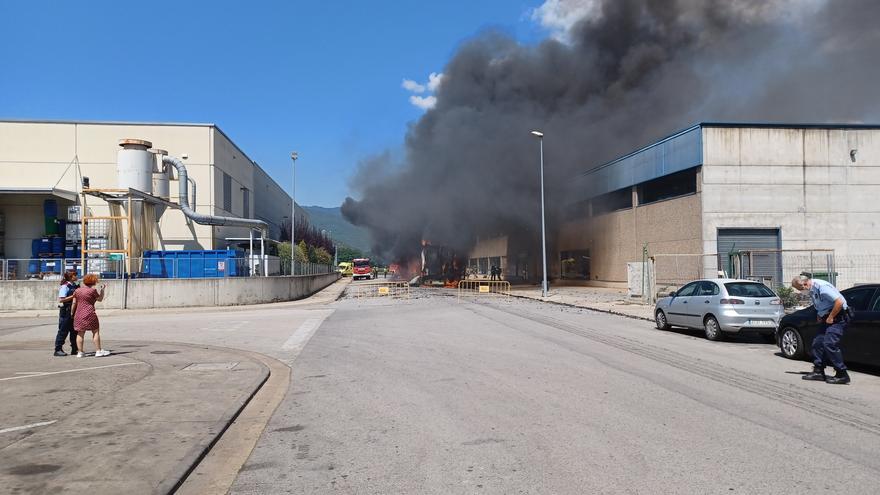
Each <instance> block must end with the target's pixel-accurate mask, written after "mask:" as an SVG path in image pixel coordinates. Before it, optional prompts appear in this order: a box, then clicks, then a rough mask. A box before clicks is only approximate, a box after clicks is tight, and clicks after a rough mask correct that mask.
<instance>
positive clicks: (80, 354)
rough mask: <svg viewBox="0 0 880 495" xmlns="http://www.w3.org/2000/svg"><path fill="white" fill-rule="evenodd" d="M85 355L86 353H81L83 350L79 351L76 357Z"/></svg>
mask: <svg viewBox="0 0 880 495" xmlns="http://www.w3.org/2000/svg"><path fill="white" fill-rule="evenodd" d="M85 356H86V355H85V354H83V353H81V352H77V353H76V357H85Z"/></svg>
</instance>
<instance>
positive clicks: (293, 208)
mask: <svg viewBox="0 0 880 495" xmlns="http://www.w3.org/2000/svg"><path fill="white" fill-rule="evenodd" d="M297 158H299V153H297V152H296V151H293V152H291V153H290V160H291V161H292V162H293V168H292V173H291V175H292V176H293V189H291V191H290V274H291V275H296V235H295V234H294V232H296V159H297Z"/></svg>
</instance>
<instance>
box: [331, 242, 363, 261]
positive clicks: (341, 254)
mask: <svg viewBox="0 0 880 495" xmlns="http://www.w3.org/2000/svg"><path fill="white" fill-rule="evenodd" d="M337 249H338V251H337V252H336V257H337V258H338V259H339V261H340V262H343V261H351V260H353V259H355V258H364V257H365V256H364V253H362V252H361V251H360V250H359V249H355V248H353V247H349V246H346V245H345V244H338V245H337Z"/></svg>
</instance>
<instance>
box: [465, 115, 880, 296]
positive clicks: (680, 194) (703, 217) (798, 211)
mask: <svg viewBox="0 0 880 495" xmlns="http://www.w3.org/2000/svg"><path fill="white" fill-rule="evenodd" d="M574 179H575V180H574V181H573V183H574V187H575V191H576V196H577V200H576V201H574V202H573V203H572V204H570V205H569V206H568V208H567V211H566V216H565V219H564V222H563V224H562V225H561V227H560V228H559V230H558V231H557V232H548V236H552V238H553V239H555V242H554V243H553V244H554V245H555V246H556V250H555V252H554V253H553V254H551V253H549V252H548V258H550V259H549V260H548V263H549V265H550V266H549V267H548V272H549V276H550V278H552V279H557V280H558V279H563V280H565V281H566V282H570V283H583V284H589V285H599V286H609V287H621V288H622V287H627V286H628V285H629V286H630V288H631V289H632V283H633V280H632V278H633V273H632V272H633V268H638V265H639V264H643V266H646V264H647V262H648V260H651V262H652V263H654V264H655V267H654V268H655V269H656V277H657V278H658V279H660V278H666V279H668V281H669V283H670V285H675V283H677V282H681V281H683V280H686V279H688V278H700V277H707V276H713V275H717V273H718V272H719V271H722V272H725V273H727V274H728V275H731V274H738V275H740V276H749V277H753V278H760V279H763V280H765V281H767V282H768V283H772V284H782V283H784V281H785V280H787V279H788V278H789V277H790V276H793V275H795V274H797V273H799V272H800V271H809V270H813V271H816V272H823V273H825V274H826V275H828V276H832V275H833V276H835V281H836V282H837V283H838V285H840V286H851V285H854V284H858V283H863V282H871V281H874V282H876V281H877V280H880V258H878V257H877V256H878V253H880V202H878V201H877V200H876V198H880V127H878V126H871V125H830V124H829V125H825V124H822V125H799V124H766V123H757V124H744V123H701V124H697V125H694V126H692V127H690V128H688V129H685V130H683V131H681V132H677V133H675V134H673V135H671V136H669V137H667V138H665V139H662V140H660V141H657V142H655V143H653V144H650V145H648V146H645V147H644V148H641V149H639V150H636V151H633V152H632V153H629V154H627V155H625V156H622V157H620V158H618V159H616V160H613V161H611V162H608V163H604V164H585V167H584V172H583V173H582V174H580V175H579V176H578V177H576V178H574ZM531 250H534V248H532V249H531ZM514 256H515V254H514V253H512V252H510V249H508V248H507V246H506V242H505V240H504V239H501V240H500V241H499V240H498V239H494V240H489V241H484V242H481V243H479V244H478V245H477V247H476V248H475V249H474V252H473V254H472V256H471V257H472V258H476V259H479V258H481V257H484V258H489V257H495V258H496V259H499V260H501V261H502V262H503V264H504V265H505V267H506V269H505V274H506V275H507V276H509V277H511V278H513V277H516V275H517V273H516V272H515V267H514V262H513V261H511V260H513V259H514V258H513V257H514ZM538 259H540V258H538ZM472 263H473V262H472ZM535 275H538V276H539V275H540V274H538V273H536V274H535ZM530 278H532V280H534V279H535V277H534V276H532V277H530Z"/></svg>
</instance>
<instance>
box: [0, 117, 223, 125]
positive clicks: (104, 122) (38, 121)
mask: <svg viewBox="0 0 880 495" xmlns="http://www.w3.org/2000/svg"><path fill="white" fill-rule="evenodd" d="M0 122H10V123H14V124H83V125H164V126H177V127H217V125H216V124H211V123H203V122H133V121H130V120H64V119H14V118H2V117H0Z"/></svg>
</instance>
